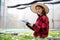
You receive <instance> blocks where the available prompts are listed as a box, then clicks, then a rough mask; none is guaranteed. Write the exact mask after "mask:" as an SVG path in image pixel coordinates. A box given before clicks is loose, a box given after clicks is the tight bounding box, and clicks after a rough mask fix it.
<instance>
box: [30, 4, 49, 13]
mask: <svg viewBox="0 0 60 40" xmlns="http://www.w3.org/2000/svg"><path fill="white" fill-rule="evenodd" d="M37 5H40V6H42V7H43V8H44V9H45V12H46V14H47V13H48V12H49V9H48V7H47V6H46V5H45V4H42V3H35V4H33V5H32V6H31V10H32V11H33V12H34V13H37V11H36V9H35V7H36V6H37Z"/></svg>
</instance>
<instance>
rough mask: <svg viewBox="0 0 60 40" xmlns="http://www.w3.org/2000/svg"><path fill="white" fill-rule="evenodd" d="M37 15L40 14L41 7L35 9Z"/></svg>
mask: <svg viewBox="0 0 60 40" xmlns="http://www.w3.org/2000/svg"><path fill="white" fill-rule="evenodd" d="M36 11H37V14H39V15H40V14H41V13H42V11H43V9H42V8H41V7H36Z"/></svg>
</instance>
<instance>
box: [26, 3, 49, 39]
mask: <svg viewBox="0 0 60 40" xmlns="http://www.w3.org/2000/svg"><path fill="white" fill-rule="evenodd" d="M31 8H32V11H33V12H35V13H36V14H37V15H38V18H37V20H36V23H35V24H33V25H32V24H30V23H29V22H26V25H27V26H28V27H29V28H30V29H32V30H33V31H34V36H35V37H40V38H42V39H44V38H46V37H47V36H48V32H49V20H48V17H47V16H46V14H47V13H48V7H47V6H46V5H44V4H41V3H35V4H33V5H32V7H31Z"/></svg>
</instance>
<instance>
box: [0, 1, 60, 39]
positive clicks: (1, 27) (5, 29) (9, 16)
mask: <svg viewBox="0 0 60 40" xmlns="http://www.w3.org/2000/svg"><path fill="white" fill-rule="evenodd" d="M34 1H37V2H40V0H0V40H41V39H40V38H38V37H37V38H36V39H35V38H34V35H33V33H34V31H33V30H31V29H29V28H28V27H27V26H26V24H25V23H24V22H22V20H26V21H28V22H30V23H32V24H34V23H35V22H36V19H37V15H36V14H35V13H34V12H32V11H31V6H32V3H34ZM31 2H32V3H31ZM41 3H45V5H47V7H48V8H49V12H48V14H47V16H48V18H49V33H48V37H47V38H45V39H44V40H60V0H51V1H50V0H46V1H45V0H41ZM18 4H21V5H22V6H20V5H18ZM16 5H18V6H16ZM9 6H12V7H11V8H9Z"/></svg>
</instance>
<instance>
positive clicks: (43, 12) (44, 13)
mask: <svg viewBox="0 0 60 40" xmlns="http://www.w3.org/2000/svg"><path fill="white" fill-rule="evenodd" d="M36 7H41V8H42V9H43V11H42V14H43V15H45V16H46V12H45V8H44V7H42V6H40V5H37V6H36ZM36 7H35V8H36Z"/></svg>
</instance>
